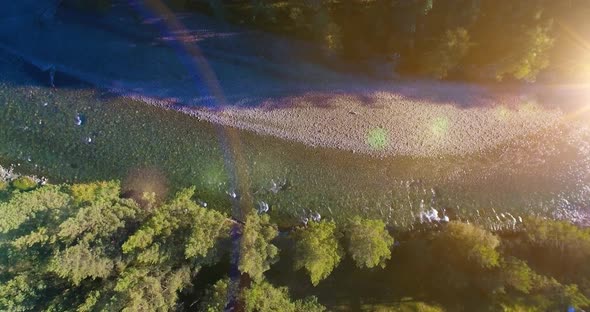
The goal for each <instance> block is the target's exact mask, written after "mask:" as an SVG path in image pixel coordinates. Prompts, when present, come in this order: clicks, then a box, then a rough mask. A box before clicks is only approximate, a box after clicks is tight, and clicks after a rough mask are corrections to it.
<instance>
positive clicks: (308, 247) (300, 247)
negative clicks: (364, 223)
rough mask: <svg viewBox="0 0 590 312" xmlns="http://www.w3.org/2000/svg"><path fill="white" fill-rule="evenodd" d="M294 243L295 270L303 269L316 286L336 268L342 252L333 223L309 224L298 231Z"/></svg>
mask: <svg viewBox="0 0 590 312" xmlns="http://www.w3.org/2000/svg"><path fill="white" fill-rule="evenodd" d="M295 235H296V243H295V270H299V269H302V268H303V269H305V270H306V271H307V273H308V274H309V277H310V279H311V283H312V284H313V285H314V286H316V285H317V284H318V283H319V282H320V281H321V280H323V279H325V278H326V277H328V275H330V273H331V272H332V270H334V268H336V267H337V266H338V264H339V263H340V260H341V259H342V257H343V255H344V251H343V250H342V247H341V246H340V243H339V241H338V239H339V236H340V235H339V233H338V232H337V230H336V223H334V221H323V222H310V223H309V225H308V226H307V228H305V229H301V230H298V231H297V233H296V234H295Z"/></svg>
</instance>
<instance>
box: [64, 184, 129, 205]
mask: <svg viewBox="0 0 590 312" xmlns="http://www.w3.org/2000/svg"><path fill="white" fill-rule="evenodd" d="M70 190H71V192H72V196H73V197H74V200H75V201H76V203H93V202H96V201H103V200H107V201H110V200H114V199H117V198H119V195H120V193H121V185H120V183H119V182H117V181H111V182H104V181H102V182H93V183H87V184H74V185H72V186H71V187H70Z"/></svg>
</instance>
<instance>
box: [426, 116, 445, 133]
mask: <svg viewBox="0 0 590 312" xmlns="http://www.w3.org/2000/svg"><path fill="white" fill-rule="evenodd" d="M448 130H449V118H448V117H446V116H441V117H436V118H434V120H432V122H431V123H430V132H431V133H432V135H434V136H436V137H441V136H443V135H445V134H446V133H447V132H448Z"/></svg>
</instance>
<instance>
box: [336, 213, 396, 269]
mask: <svg viewBox="0 0 590 312" xmlns="http://www.w3.org/2000/svg"><path fill="white" fill-rule="evenodd" d="M346 238H347V241H348V246H347V247H348V254H349V255H350V256H351V257H352V259H353V260H354V261H355V263H356V265H357V266H358V267H360V268H373V267H376V266H381V267H382V268H384V267H385V264H386V261H387V260H389V259H391V250H390V248H391V247H392V245H393V237H391V235H389V233H388V232H387V229H386V228H385V223H383V221H381V220H366V219H362V218H361V217H355V218H353V219H352V220H351V221H350V223H349V224H347V228H346Z"/></svg>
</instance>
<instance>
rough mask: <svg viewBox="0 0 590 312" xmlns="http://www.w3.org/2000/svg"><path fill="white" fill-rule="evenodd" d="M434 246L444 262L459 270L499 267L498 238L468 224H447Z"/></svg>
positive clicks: (454, 222)
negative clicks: (463, 268)
mask: <svg viewBox="0 0 590 312" xmlns="http://www.w3.org/2000/svg"><path fill="white" fill-rule="evenodd" d="M435 244H436V247H437V249H439V252H440V256H442V257H443V259H444V260H445V262H447V263H448V264H450V265H454V266H456V267H459V268H461V267H468V268H473V269H489V268H494V267H497V266H498V265H499V260H500V254H499V253H498V251H497V250H496V248H497V247H498V245H499V244H500V240H499V239H498V237H497V236H495V235H494V234H492V233H490V232H488V231H486V230H484V229H481V228H479V227H477V226H474V225H472V224H469V223H462V222H456V221H452V222H449V223H448V224H447V225H446V226H445V227H444V229H443V230H442V232H441V233H440V234H439V235H438V236H437V238H436V239H435Z"/></svg>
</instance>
